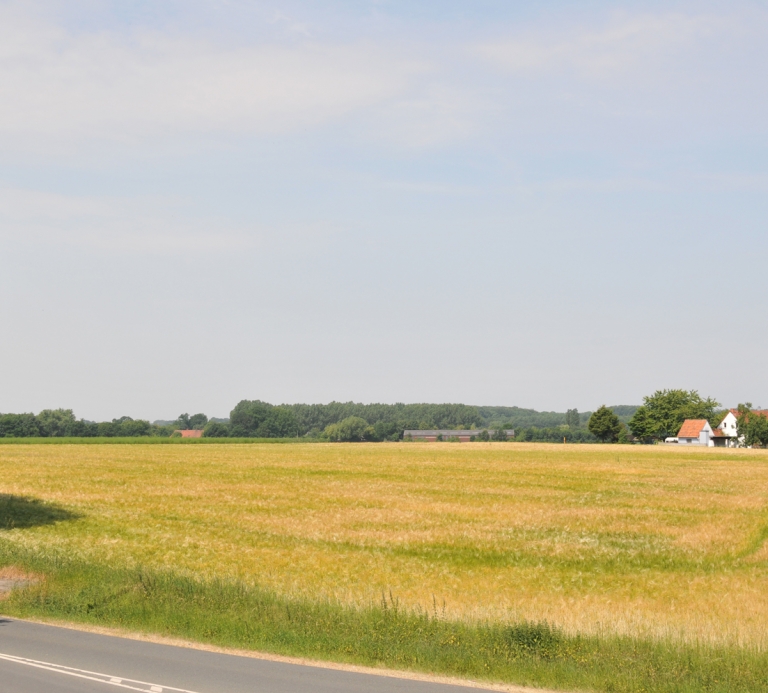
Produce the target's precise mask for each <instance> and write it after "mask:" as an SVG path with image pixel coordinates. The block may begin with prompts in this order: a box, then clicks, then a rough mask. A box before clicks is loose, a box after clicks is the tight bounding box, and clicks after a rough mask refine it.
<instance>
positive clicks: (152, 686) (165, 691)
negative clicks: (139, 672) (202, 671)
mask: <svg viewBox="0 0 768 693" xmlns="http://www.w3.org/2000/svg"><path fill="white" fill-rule="evenodd" d="M0 659H4V660H5V661H7V662H15V663H16V664H24V665H26V666H28V667H35V668H36V669H45V670H46V671H52V672H55V673H57V674H66V675H67V676H76V677H77V678H80V679H88V680H89V681H99V682H101V683H106V684H107V685H109V686H117V687H118V688H127V689H128V690H131V691H141V692H142V693H195V692H194V691H188V690H187V689H185V688H173V687H172V686H161V685H159V684H156V683H148V682H147V681H138V680H136V679H126V678H123V677H118V676H112V675H111V674H100V673H99V672H97V671H88V670H86V669H75V668H74V667H67V666H64V665H63V664H52V663H51V662H40V661H38V660H36V659H28V658H26V657H17V656H16V655H8V654H2V653H0Z"/></svg>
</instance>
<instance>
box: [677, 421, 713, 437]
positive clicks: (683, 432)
mask: <svg viewBox="0 0 768 693" xmlns="http://www.w3.org/2000/svg"><path fill="white" fill-rule="evenodd" d="M706 425H707V420H706V419H686V420H685V421H683V425H682V427H681V428H680V433H678V434H677V437H678V438H698V437H699V433H701V429H702V428H704V426H706Z"/></svg>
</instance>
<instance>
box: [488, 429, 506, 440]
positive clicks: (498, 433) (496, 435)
mask: <svg viewBox="0 0 768 693" xmlns="http://www.w3.org/2000/svg"><path fill="white" fill-rule="evenodd" d="M506 439H507V432H506V431H505V430H504V429H503V428H497V429H496V430H495V431H494V432H493V435H492V436H491V440H498V441H504V440H506Z"/></svg>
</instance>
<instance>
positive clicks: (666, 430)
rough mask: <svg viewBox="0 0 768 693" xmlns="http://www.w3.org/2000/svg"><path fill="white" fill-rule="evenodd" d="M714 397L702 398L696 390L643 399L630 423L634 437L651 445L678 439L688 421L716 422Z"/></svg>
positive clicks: (656, 395) (676, 391)
mask: <svg viewBox="0 0 768 693" xmlns="http://www.w3.org/2000/svg"><path fill="white" fill-rule="evenodd" d="M718 406H720V405H719V403H718V402H716V401H715V400H714V399H712V398H709V397H708V398H706V399H704V398H702V397H701V395H699V393H698V392H697V391H696V390H690V391H688V390H657V391H656V392H654V393H653V395H651V396H649V397H643V406H641V407H639V408H638V409H637V411H636V412H635V414H634V416H633V417H632V419H631V421H630V422H629V428H630V429H631V431H632V434H633V435H634V436H635V437H637V438H640V439H641V440H644V441H646V442H649V441H651V440H663V439H664V438H667V437H668V436H676V435H677V433H678V431H679V430H680V427H681V426H682V425H683V421H685V420H686V419H707V420H708V421H709V420H711V419H714V417H715V412H716V409H717V407H718Z"/></svg>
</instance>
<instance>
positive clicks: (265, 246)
mask: <svg viewBox="0 0 768 693" xmlns="http://www.w3.org/2000/svg"><path fill="white" fill-rule="evenodd" d="M187 207H188V205H186V204H185V201H184V200H180V199H172V198H167V197H150V196H142V197H132V198H127V197H119V196H103V197H93V196H78V195H62V194H58V193H48V192H43V191H39V190H28V189H23V188H14V187H4V188H0V239H2V240H4V241H6V242H8V241H10V242H24V243H29V242H33V243H36V242H42V243H45V244H46V245H47V246H50V245H66V246H75V247H79V248H82V249H85V250H92V251H99V252H109V253H120V254H126V253H127V254H131V255H188V254H200V253H204V254H210V253H232V252H242V251H253V250H262V251H269V250H274V249H277V248H286V247H290V248H299V249H300V250H301V251H302V252H315V251H316V249H317V248H318V246H320V245H322V244H323V243H326V242H327V241H328V240H329V239H330V238H332V237H334V236H335V235H338V234H339V233H340V232H342V231H343V230H342V229H340V228H339V227H336V226H333V225H328V224H324V223H314V224H301V223H285V224H281V225H277V226H266V225H259V224H247V223H239V222H236V221H233V220H232V219H227V218H223V217H219V218H217V217H215V216H208V217H205V218H200V217H197V216H194V215H193V214H190V213H189V211H185V210H186V208H187Z"/></svg>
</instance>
